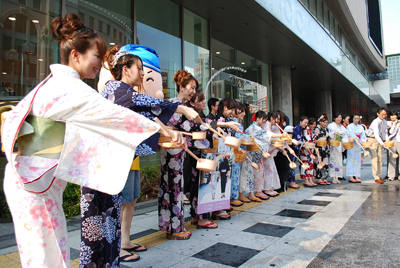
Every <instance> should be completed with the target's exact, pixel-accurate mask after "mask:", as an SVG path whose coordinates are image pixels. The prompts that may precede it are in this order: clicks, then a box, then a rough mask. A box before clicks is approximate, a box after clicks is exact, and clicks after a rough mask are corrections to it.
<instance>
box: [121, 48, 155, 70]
mask: <svg viewBox="0 0 400 268" xmlns="http://www.w3.org/2000/svg"><path fill="white" fill-rule="evenodd" d="M120 51H126V52H128V53H129V54H133V55H136V56H138V57H140V58H141V59H142V61H143V65H144V66H146V67H148V68H150V69H153V70H154V71H156V72H159V73H161V68H160V61H159V60H158V54H157V52H156V51H155V50H154V49H152V48H150V47H146V46H141V45H134V44H130V45H126V46H123V47H122V48H121V49H120Z"/></svg>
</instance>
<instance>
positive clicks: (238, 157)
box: [233, 149, 247, 162]
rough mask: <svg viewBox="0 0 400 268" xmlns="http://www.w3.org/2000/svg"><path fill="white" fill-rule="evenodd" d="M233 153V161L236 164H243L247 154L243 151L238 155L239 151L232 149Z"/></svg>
mask: <svg viewBox="0 0 400 268" xmlns="http://www.w3.org/2000/svg"><path fill="white" fill-rule="evenodd" d="M233 152H234V153H235V161H236V162H244V160H245V159H246V155H247V152H246V151H244V152H243V153H240V152H239V150H237V149H233Z"/></svg>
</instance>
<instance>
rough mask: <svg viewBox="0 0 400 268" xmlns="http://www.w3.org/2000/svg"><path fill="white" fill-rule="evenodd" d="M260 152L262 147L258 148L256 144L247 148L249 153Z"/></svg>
mask: <svg viewBox="0 0 400 268" xmlns="http://www.w3.org/2000/svg"><path fill="white" fill-rule="evenodd" d="M260 150H261V149H260V147H258V146H257V145H256V144H253V145H248V146H247V151H250V152H259V151H260Z"/></svg>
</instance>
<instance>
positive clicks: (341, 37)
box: [338, 25, 343, 46]
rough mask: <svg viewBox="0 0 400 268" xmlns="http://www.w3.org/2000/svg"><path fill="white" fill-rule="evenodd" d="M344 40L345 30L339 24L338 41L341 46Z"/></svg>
mask: <svg viewBox="0 0 400 268" xmlns="http://www.w3.org/2000/svg"><path fill="white" fill-rule="evenodd" d="M342 40H343V32H342V27H340V25H338V42H339V44H340V46H342Z"/></svg>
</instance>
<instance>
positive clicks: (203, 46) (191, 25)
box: [184, 9, 210, 91]
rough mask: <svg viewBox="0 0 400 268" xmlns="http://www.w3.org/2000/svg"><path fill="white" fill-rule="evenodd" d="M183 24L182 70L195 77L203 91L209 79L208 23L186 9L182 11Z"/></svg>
mask: <svg viewBox="0 0 400 268" xmlns="http://www.w3.org/2000/svg"><path fill="white" fill-rule="evenodd" d="M184 22H185V27H184V31H185V32H184V38H185V42H184V46H185V50H184V51H185V61H184V65H185V66H184V69H185V70H188V71H189V72H190V73H192V74H193V75H194V77H196V79H197V80H198V81H199V84H200V89H201V90H203V91H204V90H205V86H206V85H207V82H208V80H209V77H210V51H209V32H208V22H207V20H206V19H204V18H201V17H200V16H198V15H196V14H194V13H193V12H190V11H188V10H186V9H185V11H184Z"/></svg>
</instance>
